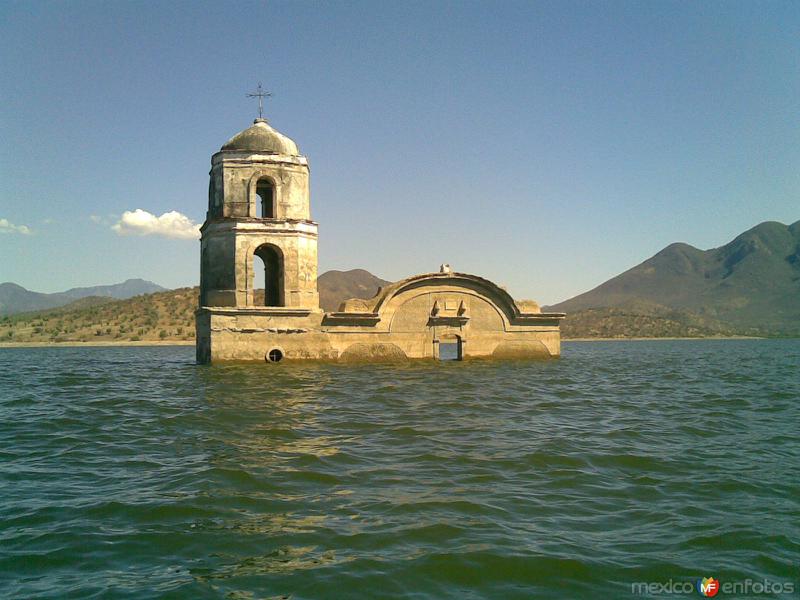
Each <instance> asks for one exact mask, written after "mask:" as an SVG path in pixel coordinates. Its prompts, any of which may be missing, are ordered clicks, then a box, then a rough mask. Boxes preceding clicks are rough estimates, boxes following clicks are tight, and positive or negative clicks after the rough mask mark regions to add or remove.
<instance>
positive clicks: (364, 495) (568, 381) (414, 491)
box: [0, 340, 800, 599]
mask: <svg viewBox="0 0 800 600" xmlns="http://www.w3.org/2000/svg"><path fill="white" fill-rule="evenodd" d="M193 352H194V349H193V348H187V347H177V348H172V347H161V348H141V347H138V348H52V349H51V348H44V349H40V348H34V349H4V350H0V516H1V520H0V597H10V598H17V597H19V598H38V597H41V598H56V597H57V598H92V597H100V598H158V597H166V598H235V599H245V598H273V597H289V598H295V599H301V598H414V599H440V598H458V599H470V598H503V599H505V598H530V597H536V598H582V597H586V598H624V597H643V595H642V590H641V588H636V589H634V588H632V587H631V586H632V585H634V584H636V583H637V582H655V583H665V582H669V581H670V580H674V581H680V582H686V581H695V580H696V579H697V578H698V577H706V576H714V577H716V578H718V579H719V580H720V581H721V582H723V583H725V582H734V581H744V580H746V579H748V578H749V579H752V580H754V581H755V580H757V581H764V580H767V581H769V582H778V583H781V584H784V585H785V584H788V583H793V585H794V587H795V590H797V589H800V587H799V586H798V575H800V476H799V475H798V472H800V442H798V429H799V428H800V407H799V405H798V402H800V340H763V341H761V340H741V341H710V340H709V341H674V342H670V341H659V342H593V343H565V344H564V355H563V357H562V359H561V360H558V361H549V362H505V363H491V362H485V363H482V362H477V363H447V364H427V363H426V364H423V363H412V364H408V365H402V366H391V367H388V366H374V365H373V366H370V365H366V366H341V365H300V366H293V365H287V364H285V363H281V364H280V365H272V366H270V365H261V364H258V365H246V366H243V365H237V366H215V367H198V366H196V365H194V364H193ZM637 590H638V591H637ZM662 591H663V590H662ZM784 591H785V590H784ZM694 595H695V596H698V594H697V593H694ZM744 595H745V596H746V595H747V594H744ZM645 596H646V594H645ZM656 596H658V594H656ZM722 596H723V595H722V594H720V596H718V597H722ZM651 597H652V595H651ZM658 597H664V596H663V595H661V596H658ZM728 597H731V596H730V595H729V596H728ZM737 597H742V594H740V595H738V596H737ZM753 597H757V594H753ZM762 597H766V596H762ZM773 597H774V596H773ZM784 597H796V593H795V594H789V595H787V594H784Z"/></svg>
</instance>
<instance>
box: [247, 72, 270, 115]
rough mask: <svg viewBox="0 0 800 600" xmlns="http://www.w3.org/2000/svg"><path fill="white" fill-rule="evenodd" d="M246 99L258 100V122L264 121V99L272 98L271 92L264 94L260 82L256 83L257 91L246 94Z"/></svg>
mask: <svg viewBox="0 0 800 600" xmlns="http://www.w3.org/2000/svg"><path fill="white" fill-rule="evenodd" d="M246 95H247V97H248V98H258V120H259V121H263V120H264V98H269V97H271V96H272V92H265V91H264V90H263V89H262V88H261V82H260V81H259V82H258V91H255V92H250V93H249V94H246Z"/></svg>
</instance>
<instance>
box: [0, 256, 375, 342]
mask: <svg viewBox="0 0 800 600" xmlns="http://www.w3.org/2000/svg"><path fill="white" fill-rule="evenodd" d="M126 283H127V282H126ZM386 283H388V282H387V281H385V280H383V279H380V278H379V277H375V276H374V275H372V274H371V273H368V272H367V271H364V270H363V269H355V270H352V271H328V272H327V273H323V274H322V275H320V277H319V292H320V298H321V303H322V306H323V307H324V308H325V310H336V309H337V308H338V307H339V304H341V303H342V302H343V301H344V300H347V299H348V298H353V297H364V298H370V297H372V296H374V295H375V292H377V291H378V287H380V286H382V285H385V284H386ZM12 285H13V284H12ZM151 285H155V284H151ZM14 287H15V288H19V286H14ZM108 287H112V288H113V287H116V286H108ZM156 287H158V286H156ZM20 289H23V290H24V288H20ZM89 289H91V290H98V289H105V288H89ZM24 291H26V292H27V290H24ZM70 291H72V290H70ZM130 291H131V290H129V293H130ZM134 291H135V290H134ZM27 293H29V294H31V293H35V292H27ZM43 295H45V296H47V295H48V294H43ZM198 295H199V289H198V288H196V287H194V288H181V289H177V290H168V291H160V292H157V293H145V294H133V295H132V297H129V298H127V299H124V300H116V299H113V298H109V297H99V296H86V297H84V298H80V299H78V300H73V301H71V302H70V303H69V304H66V305H63V306H60V307H57V308H49V309H46V310H38V311H36V310H34V309H33V308H31V309H29V310H30V311H33V312H17V313H16V314H12V315H6V316H2V317H0V342H25V343H27V342H73V341H78V342H125V341H148V340H158V341H181V342H185V341H191V340H192V339H194V312H195V310H197V303H198ZM255 300H256V302H259V301H260V302H263V301H264V290H256V294H255Z"/></svg>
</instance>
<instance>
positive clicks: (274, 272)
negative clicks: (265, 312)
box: [200, 118, 319, 312]
mask: <svg viewBox="0 0 800 600" xmlns="http://www.w3.org/2000/svg"><path fill="white" fill-rule="evenodd" d="M308 175H309V173H308V161H307V160H306V157H305V156H303V155H301V154H300V152H299V150H298V149H297V145H296V144H295V143H294V142H293V141H292V140H291V139H289V138H288V137H286V136H284V135H282V134H281V133H279V132H278V131H276V130H275V129H273V128H272V127H270V125H269V123H267V121H266V119H263V118H258V119H256V120H255V121H254V123H253V125H252V127H249V128H247V129H245V130H244V131H242V132H240V133H238V134H237V135H235V136H233V137H232V138H231V139H230V140H228V142H226V143H225V144H224V145H223V146H222V148H220V151H219V152H217V153H216V154H214V155H213V156H212V157H211V172H210V181H209V186H208V212H207V213H206V221H205V223H204V224H203V227H202V228H201V233H202V237H201V241H200V246H201V265H200V306H201V307H235V308H237V309H252V308H258V307H259V306H260V307H269V308H273V309H278V308H290V309H311V310H319V295H318V293H317V224H316V223H314V222H313V221H312V220H311V209H310V205H309V177H308ZM261 268H263V269H264V273H265V277H264V280H265V298H264V300H263V301H260V299H259V300H258V301H257V300H256V295H255V293H254V292H255V290H254V281H255V271H256V269H261ZM278 312H280V311H278Z"/></svg>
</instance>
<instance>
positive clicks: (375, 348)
mask: <svg viewBox="0 0 800 600" xmlns="http://www.w3.org/2000/svg"><path fill="white" fill-rule="evenodd" d="M200 231H201V240H200V247H201V259H200V307H199V309H198V310H197V312H196V329H197V331H196V333H197V338H196V339H197V347H196V351H197V361H198V362H199V363H203V364H205V363H216V362H221V361H267V362H279V361H282V360H330V361H343V362H346V361H379V360H381V361H383V360H404V359H408V358H428V359H458V360H460V359H465V358H480V357H485V358H491V357H494V358H528V357H530V358H534V357H535V358H547V357H557V356H559V355H560V348H561V338H560V331H559V325H560V321H561V319H563V318H564V314H563V313H542V312H541V310H540V309H539V306H538V305H537V304H536V303H535V302H533V301H515V300H514V299H513V298H512V297H511V296H510V295H509V294H508V293H507V292H506V291H505V290H504V289H502V288H500V287H499V286H497V285H495V284H493V283H492V282H490V281H488V280H486V279H483V278H481V277H477V276H475V275H469V274H466V273H457V272H453V271H452V270H451V269H450V268H449V267H448V266H447V265H442V267H441V268H440V270H439V272H435V273H428V274H424V275H416V276H414V277H409V278H407V279H404V280H403V281H399V282H397V283H393V284H391V285H388V286H386V287H384V288H382V289H380V290H379V291H378V293H377V295H376V296H375V297H374V298H371V299H351V300H347V301H346V302H344V303H342V305H341V306H340V307H339V310H338V311H337V312H327V313H326V312H323V311H322V310H321V309H320V306H319V294H318V292H317V236H318V225H317V223H315V222H314V221H313V220H312V218H311V207H310V194H309V168H308V161H307V159H306V157H305V156H303V155H302V154H300V151H299V150H298V148H297V145H296V144H295V143H294V141H292V140H291V139H289V138H288V137H286V136H284V135H283V134H281V133H279V132H278V131H276V130H275V129H273V128H272V127H271V126H270V125H269V123H267V121H266V120H265V119H262V118H259V119H256V120H255V121H254V123H253V125H252V126H251V127H249V128H248V129H245V130H244V131H242V132H240V133H238V134H237V135H235V136H234V137H232V138H231V139H230V140H229V141H228V142H227V143H225V144H224V145H223V146H222V148H221V149H220V151H219V152H217V153H216V154H214V155H213V156H212V158H211V171H210V180H209V189H208V212H207V214H206V220H205V223H203V226H202V228H201V230H200ZM256 269H263V272H264V287H265V289H264V294H263V297H262V296H261V293H260V292H258V293H257V292H256V290H255V281H256V276H255V273H256Z"/></svg>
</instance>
